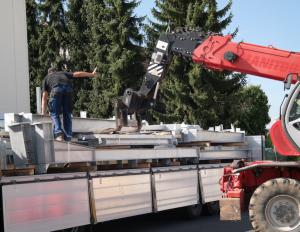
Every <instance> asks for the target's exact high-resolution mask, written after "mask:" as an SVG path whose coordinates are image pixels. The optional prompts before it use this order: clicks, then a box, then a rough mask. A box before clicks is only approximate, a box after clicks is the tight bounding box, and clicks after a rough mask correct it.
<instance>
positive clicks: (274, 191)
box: [249, 178, 300, 232]
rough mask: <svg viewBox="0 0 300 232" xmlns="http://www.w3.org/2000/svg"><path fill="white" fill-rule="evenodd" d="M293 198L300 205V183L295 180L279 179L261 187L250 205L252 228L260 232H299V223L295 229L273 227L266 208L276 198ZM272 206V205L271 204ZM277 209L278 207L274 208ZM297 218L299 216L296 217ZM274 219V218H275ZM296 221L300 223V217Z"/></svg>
mask: <svg viewBox="0 0 300 232" xmlns="http://www.w3.org/2000/svg"><path fill="white" fill-rule="evenodd" d="M281 196H283V197H285V196H288V197H291V198H293V200H295V203H298V206H299V203H300V183H299V182H298V181H296V180H293V179H288V178H277V179H272V180H269V181H267V182H265V183H263V184H262V185H260V186H259V187H258V188H257V189H256V190H255V191H254V193H253V195H252V197H251V200H250V204H249V217H250V221H251V224H252V227H253V229H254V230H255V231H257V232H258V231H259V232H299V231H300V224H298V223H297V226H296V227H295V228H290V229H287V227H285V229H283V228H282V227H280V226H276V225H274V226H273V225H272V223H270V222H269V221H271V220H270V219H268V217H269V218H270V217H272V215H274V213H273V214H272V215H271V216H266V215H270V214H269V213H268V210H267V209H266V207H269V206H268V203H269V202H272V201H273V199H276V197H281ZM270 204H271V203H270ZM274 207H276V206H274ZM296 217H297V216H296ZM273 218H274V216H273ZM296 220H299V221H300V218H299V215H298V218H296Z"/></svg>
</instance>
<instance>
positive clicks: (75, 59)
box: [66, 0, 93, 115]
mask: <svg viewBox="0 0 300 232" xmlns="http://www.w3.org/2000/svg"><path fill="white" fill-rule="evenodd" d="M84 2H85V1H84V0H69V2H68V5H67V8H68V11H67V13H66V22H67V28H68V35H67V41H68V43H67V52H68V57H69V59H68V62H67V63H68V70H70V71H78V70H86V71H89V70H91V69H92V68H93V67H90V64H89V61H88V54H89V49H90V42H91V41H90V37H89V35H88V31H87V30H88V24H87V12H86V7H85V4H84ZM91 89H92V80H91V79H90V78H86V79H84V80H82V78H81V79H80V80H77V79H75V80H74V97H75V99H74V102H75V104H74V110H73V114H74V115H78V114H79V111H81V110H87V105H86V104H87V103H88V102H89V100H88V99H89V94H90V91H91Z"/></svg>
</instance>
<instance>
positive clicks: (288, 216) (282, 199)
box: [265, 195, 300, 231]
mask: <svg viewBox="0 0 300 232" xmlns="http://www.w3.org/2000/svg"><path fill="white" fill-rule="evenodd" d="M299 212H300V210H299V202H298V200H297V199H295V198H294V197H292V196H289V195H278V196H275V197H273V198H272V199H270V200H269V201H268V203H267V206H266V208H265V216H266V219H267V221H268V223H269V224H270V225H271V226H272V227H273V228H274V229H275V230H279V231H292V230H294V229H296V228H298V227H299V226H300V216H299Z"/></svg>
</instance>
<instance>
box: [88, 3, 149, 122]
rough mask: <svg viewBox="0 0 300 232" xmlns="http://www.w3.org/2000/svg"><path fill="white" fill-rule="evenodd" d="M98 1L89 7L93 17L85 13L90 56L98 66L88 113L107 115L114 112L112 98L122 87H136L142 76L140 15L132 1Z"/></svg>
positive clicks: (136, 4)
mask: <svg viewBox="0 0 300 232" xmlns="http://www.w3.org/2000/svg"><path fill="white" fill-rule="evenodd" d="M98 4H99V5H98V8H96V9H90V10H91V11H92V12H95V15H94V17H93V18H89V16H88V18H89V19H88V20H90V21H89V25H91V28H90V29H91V34H92V40H93V41H92V44H94V45H92V47H93V55H91V56H90V57H92V58H91V61H92V63H95V64H97V66H98V68H99V77H98V78H95V79H93V89H92V91H91V104H90V105H89V112H90V113H91V114H92V116H97V117H104V118H107V117H110V116H112V115H113V101H114V99H115V98H116V97H118V96H120V95H121V94H123V91H124V90H125V88H128V87H133V88H134V87H135V86H137V85H138V84H139V81H140V80H141V78H142V76H143V72H144V67H143V63H142V59H141V56H140V48H139V47H138V46H137V45H139V44H141V43H142V39H143V38H142V35H141V34H140V32H139V27H140V26H141V23H142V21H143V18H138V17H136V16H135V15H134V13H133V12H134V9H135V8H136V7H137V6H138V3H137V2H136V1H135V0H131V1H126V0H104V1H103V2H101V3H99V2H98ZM88 5H89V4H88ZM90 6H91V5H90ZM90 6H88V7H90ZM95 19H96V20H95ZM95 58H96V59H95Z"/></svg>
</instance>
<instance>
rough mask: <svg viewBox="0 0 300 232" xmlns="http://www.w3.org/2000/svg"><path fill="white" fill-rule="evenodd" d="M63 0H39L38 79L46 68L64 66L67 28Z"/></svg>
mask: <svg viewBox="0 0 300 232" xmlns="http://www.w3.org/2000/svg"><path fill="white" fill-rule="evenodd" d="M64 2H65V1H64V0H40V3H39V10H40V24H41V30H40V34H39V40H38V47H39V63H40V66H41V68H42V69H41V70H40V73H39V74H38V75H39V76H38V79H39V80H42V79H43V78H44V76H45V75H46V74H47V69H48V68H49V67H50V66H54V67H56V68H57V69H63V68H65V65H66V61H67V54H66V44H67V40H66V37H67V33H68V32H67V28H66V22H65V10H64Z"/></svg>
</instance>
